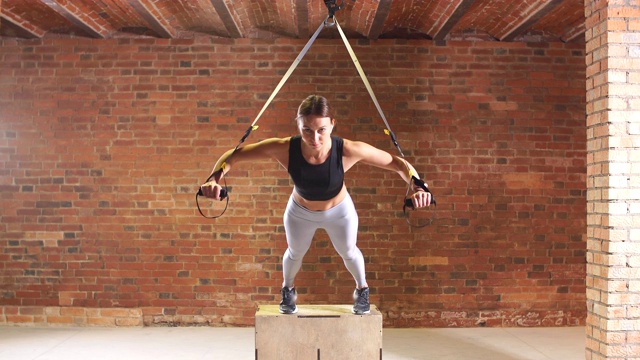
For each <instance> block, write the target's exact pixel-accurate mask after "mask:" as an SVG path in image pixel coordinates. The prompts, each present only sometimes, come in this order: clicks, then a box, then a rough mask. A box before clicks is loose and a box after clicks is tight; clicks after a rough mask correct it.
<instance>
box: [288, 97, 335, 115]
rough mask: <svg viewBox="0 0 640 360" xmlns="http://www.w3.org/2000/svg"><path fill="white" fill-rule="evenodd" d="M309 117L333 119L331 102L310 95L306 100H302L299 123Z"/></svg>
mask: <svg viewBox="0 0 640 360" xmlns="http://www.w3.org/2000/svg"><path fill="white" fill-rule="evenodd" d="M307 116H320V117H328V118H331V119H333V115H332V114H331V108H330V107H329V101H328V100H327V99H326V98H325V97H324V96H320V95H309V96H307V98H306V99H304V100H302V103H300V106H299V107H298V116H296V120H297V121H301V120H302V119H304V118H305V117H307Z"/></svg>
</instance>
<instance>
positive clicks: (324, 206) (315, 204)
mask: <svg viewBox="0 0 640 360" xmlns="http://www.w3.org/2000/svg"><path fill="white" fill-rule="evenodd" d="M345 196H347V187H346V186H344V185H342V190H340V192H339V193H338V195H336V196H334V197H333V198H331V199H329V200H322V201H310V200H307V199H305V198H303V197H302V196H300V194H298V192H296V189H295V188H294V189H293V199H294V200H295V201H296V202H297V203H298V204H300V205H302V206H303V207H304V208H305V209H307V210H311V211H324V210H329V209H331V208H332V207H334V206H336V205H338V204H340V203H341V202H342V200H344V198H345Z"/></svg>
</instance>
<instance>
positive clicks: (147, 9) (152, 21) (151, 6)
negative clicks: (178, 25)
mask: <svg viewBox="0 0 640 360" xmlns="http://www.w3.org/2000/svg"><path fill="white" fill-rule="evenodd" d="M129 5H131V7H132V8H133V9H134V10H135V11H136V12H137V13H138V14H139V15H140V16H142V18H143V19H144V21H146V22H147V24H149V27H151V29H152V30H153V31H155V33H156V34H158V35H160V37H162V38H166V39H172V38H175V37H176V34H177V33H178V32H177V31H176V30H175V29H174V28H173V26H171V24H169V21H168V20H167V19H166V18H165V17H164V16H162V13H161V12H160V10H159V9H158V7H157V6H156V5H155V3H153V2H151V1H149V0H129Z"/></svg>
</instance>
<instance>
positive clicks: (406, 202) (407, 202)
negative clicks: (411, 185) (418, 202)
mask: <svg viewBox="0 0 640 360" xmlns="http://www.w3.org/2000/svg"><path fill="white" fill-rule="evenodd" d="M431 205H436V199H435V198H434V197H433V195H431ZM404 206H405V207H409V208H412V209H413V201H411V199H404Z"/></svg>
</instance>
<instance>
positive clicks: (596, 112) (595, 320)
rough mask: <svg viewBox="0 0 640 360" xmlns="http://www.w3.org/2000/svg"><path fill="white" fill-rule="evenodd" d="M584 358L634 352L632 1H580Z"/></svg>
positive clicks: (636, 70) (638, 235)
mask: <svg viewBox="0 0 640 360" xmlns="http://www.w3.org/2000/svg"><path fill="white" fill-rule="evenodd" d="M585 5H586V7H585V9H586V16H587V22H586V25H587V32H586V40H587V44H586V51H587V52H586V59H587V73H586V75H587V81H586V85H587V100H588V103H587V139H588V149H589V153H588V156H587V187H588V196H587V199H588V214H589V216H588V218H587V219H588V220H587V226H588V227H587V247H588V249H589V252H588V255H587V278H586V281H587V282H586V285H587V294H588V302H587V308H588V315H587V320H586V325H587V326H586V329H587V346H586V356H587V359H589V360H596V359H632V358H638V356H639V355H640V327H639V324H640V307H639V306H638V300H639V297H638V296H639V294H640V230H638V229H640V216H639V215H640V191H639V190H638V188H639V187H640V182H639V181H638V179H640V177H639V176H638V175H639V173H640V166H639V164H640V152H639V151H638V148H639V147H640V125H639V124H640V122H639V120H640V33H639V32H638V31H639V30H640V3H638V2H637V1H636V2H633V1H626V2H625V1H608V2H603V1H592V0H585Z"/></svg>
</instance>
